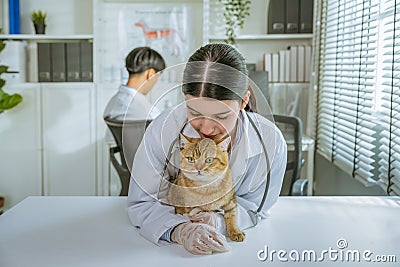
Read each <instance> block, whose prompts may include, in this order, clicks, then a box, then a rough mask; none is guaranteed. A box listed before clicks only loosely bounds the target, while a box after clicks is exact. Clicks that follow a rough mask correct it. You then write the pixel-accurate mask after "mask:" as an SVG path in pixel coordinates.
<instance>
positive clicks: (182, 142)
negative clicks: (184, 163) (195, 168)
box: [179, 133, 191, 150]
mask: <svg viewBox="0 0 400 267" xmlns="http://www.w3.org/2000/svg"><path fill="white" fill-rule="evenodd" d="M179 135H180V138H179V149H180V150H182V149H183V148H184V147H185V146H186V145H187V144H189V143H191V138H190V137H188V136H186V135H184V134H183V133H180V134H179Z"/></svg>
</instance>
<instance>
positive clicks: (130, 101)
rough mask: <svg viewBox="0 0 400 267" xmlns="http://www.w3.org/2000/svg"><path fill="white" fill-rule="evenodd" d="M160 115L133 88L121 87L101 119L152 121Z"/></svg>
mask: <svg viewBox="0 0 400 267" xmlns="http://www.w3.org/2000/svg"><path fill="white" fill-rule="evenodd" d="M159 114H160V112H159V111H158V109H157V108H156V107H153V106H152V105H151V104H150V103H149V101H148V100H147V99H146V97H145V96H144V95H143V94H142V93H140V92H138V91H137V90H136V89H135V88H132V87H129V86H127V85H121V86H120V87H119V88H118V92H117V93H116V94H115V95H114V96H113V97H112V98H111V99H110V101H109V102H108V104H107V106H106V108H105V110H104V114H103V117H104V118H105V117H110V118H111V119H116V120H124V119H125V120H146V119H154V118H155V117H157V116H158V115H159Z"/></svg>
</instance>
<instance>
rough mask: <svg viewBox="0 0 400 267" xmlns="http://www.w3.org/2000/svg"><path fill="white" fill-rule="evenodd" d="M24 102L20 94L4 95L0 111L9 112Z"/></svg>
mask: <svg viewBox="0 0 400 267" xmlns="http://www.w3.org/2000/svg"><path fill="white" fill-rule="evenodd" d="M21 101H22V96H21V95H20V94H13V95H9V94H7V93H4V92H3V94H2V95H1V97H0V110H7V109H11V108H13V107H15V106H16V105H18V104H19V103H21Z"/></svg>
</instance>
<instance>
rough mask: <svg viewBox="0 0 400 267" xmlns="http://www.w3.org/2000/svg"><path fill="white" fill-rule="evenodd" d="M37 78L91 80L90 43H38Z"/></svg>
mask: <svg viewBox="0 0 400 267" xmlns="http://www.w3.org/2000/svg"><path fill="white" fill-rule="evenodd" d="M38 80H39V82H92V81H93V46H92V43H90V42H75V43H73V42H71V43H38Z"/></svg>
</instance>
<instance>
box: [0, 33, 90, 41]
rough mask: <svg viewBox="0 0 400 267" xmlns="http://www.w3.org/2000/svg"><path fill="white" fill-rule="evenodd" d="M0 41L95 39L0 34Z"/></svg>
mask: <svg viewBox="0 0 400 267" xmlns="http://www.w3.org/2000/svg"><path fill="white" fill-rule="evenodd" d="M0 39H7V40H32V41H35V40H89V39H93V34H76V35H46V34H43V35H36V34H0Z"/></svg>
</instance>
